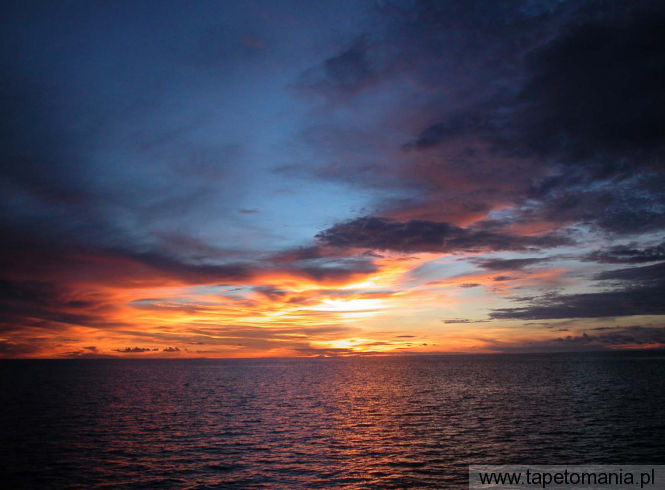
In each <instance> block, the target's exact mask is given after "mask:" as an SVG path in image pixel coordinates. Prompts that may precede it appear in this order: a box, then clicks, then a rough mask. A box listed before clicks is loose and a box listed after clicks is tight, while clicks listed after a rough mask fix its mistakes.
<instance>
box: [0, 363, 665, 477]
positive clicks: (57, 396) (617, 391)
mask: <svg viewBox="0 0 665 490" xmlns="http://www.w3.org/2000/svg"><path fill="white" fill-rule="evenodd" d="M0 382H1V383H2V393H3V395H4V401H3V404H2V408H1V409H0V410H1V412H0V413H1V419H0V422H1V424H0V425H1V428H0V434H1V435H2V445H1V448H2V449H1V450H2V454H1V456H2V460H3V461H4V464H3V467H4V469H3V470H2V471H4V472H5V473H6V474H5V475H2V476H3V480H4V481H5V482H8V483H10V484H12V483H14V484H19V483H20V484H22V485H28V486H43V485H46V486H55V487H62V486H70V485H80V486H82V487H89V486H92V485H99V484H112V485H114V486H154V485H165V486H169V487H195V488H206V487H212V486H216V485H231V484H234V485H237V486H246V485H266V486H286V487H289V486H310V487H311V486H346V485H348V486H381V487H390V486H395V487H403V486H433V487H436V486H448V487H451V486H452V487H459V486H462V487H463V486H465V485H466V478H467V473H466V472H467V465H468V464H472V463H473V464H481V463H482V464H500V463H534V464H536V463H537V464H563V463H575V464H584V463H634V464H638V463H651V464H655V463H658V462H661V463H662V462H663V461H664V460H663V458H664V456H663V455H665V451H664V449H665V443H664V442H663V441H665V425H664V424H663V420H665V403H664V402H665V400H663V399H662V394H663V393H665V358H663V357H662V356H657V355H654V354H649V353H647V354H639V355H638V354H630V353H623V354H602V355H601V354H593V355H592V354H586V355H581V356H579V355H578V356H574V355H546V356H537V355H516V356H449V357H412V358H405V357H402V358H399V357H387V358H346V359H290V360H281V359H279V360H270V359H263V360H216V361H212V360H181V361H176V360H173V361H139V360H137V361H127V360H122V361H11V362H2V363H0Z"/></svg>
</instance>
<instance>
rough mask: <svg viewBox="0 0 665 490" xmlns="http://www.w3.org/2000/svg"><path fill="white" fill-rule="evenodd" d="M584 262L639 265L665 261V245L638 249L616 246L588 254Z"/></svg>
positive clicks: (634, 246) (630, 246)
mask: <svg viewBox="0 0 665 490" xmlns="http://www.w3.org/2000/svg"><path fill="white" fill-rule="evenodd" d="M582 260H587V261H592V262H603V263H606V264H639V263H642V262H658V261H662V260H665V244H663V243H661V244H660V245H656V246H653V247H646V248H637V244H634V243H633V244H631V245H615V246H613V247H609V248H606V249H602V250H596V251H595V252H592V253H590V254H587V255H586V256H584V257H583V258H582Z"/></svg>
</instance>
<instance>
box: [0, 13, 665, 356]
mask: <svg viewBox="0 0 665 490" xmlns="http://www.w3.org/2000/svg"><path fill="white" fill-rule="evenodd" d="M0 19H1V20H0V22H1V23H2V28H1V29H0V37H1V41H0V60H1V66H2V69H1V70H0V87H1V88H2V90H1V97H2V106H1V108H2V110H1V113H2V119H1V120H0V140H1V151H0V165H1V167H2V179H1V180H0V233H1V234H2V237H3V238H2V240H1V241H0V357H8V358H15V357H27V358H31V357H36V358H42V357H46V358H63V357H64V358H87V357H90V358H95V357H131V358H149V357H290V356H344V355H361V354H362V355H385V354H416V353H438V352H477V353H490V352H495V353H502V352H549V351H556V352H559V351H580V350H610V349H631V348H659V347H660V348H662V347H665V299H664V298H665V171H664V170H665V169H664V156H665V151H664V150H665V125H664V124H663V114H664V113H665V91H664V90H663V80H665V51H663V48H662V46H665V30H663V29H662V26H663V24H664V23H665V4H663V2H659V1H654V2H650V1H634V2H619V1H616V2H612V1H575V2H573V1H562V0H560V1H559V0H557V1H535V0H525V1H518V0H515V1H510V2H495V1H471V0H464V1H452V0H451V1H440V2H429V1H391V0H376V1H374V0H372V1H360V0H356V1H334V2H333V1H316V2H311V1H287V0H279V1H253V0H247V1H242V2H236V1H200V0H196V1H191V2H181V1H168V0H163V1H113V2H111V1H106V2H104V1H101V2H89V1H67V0H62V1H59V2H35V1H30V0H27V1H21V2H2V6H1V7H0Z"/></svg>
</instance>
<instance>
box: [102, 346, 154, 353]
mask: <svg viewBox="0 0 665 490" xmlns="http://www.w3.org/2000/svg"><path fill="white" fill-rule="evenodd" d="M113 350H114V351H115V352H125V353H141V352H152V351H157V350H159V349H156V348H150V347H125V348H124V349H113Z"/></svg>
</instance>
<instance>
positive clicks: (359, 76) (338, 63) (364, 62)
mask: <svg viewBox="0 0 665 490" xmlns="http://www.w3.org/2000/svg"><path fill="white" fill-rule="evenodd" d="M369 48H370V46H369V42H368V39H367V38H365V37H361V38H359V39H357V40H356V41H355V42H353V44H351V45H350V46H348V47H346V48H344V49H343V50H342V51H340V52H339V53H337V54H336V55H334V56H331V57H330V58H327V59H326V60H324V61H323V63H321V64H320V65H318V66H315V67H313V68H310V69H309V70H307V71H306V72H305V73H303V74H302V76H301V77H300V80H299V81H298V83H297V84H296V87H297V88H299V89H300V90H304V91H312V92H320V93H323V94H326V95H328V96H330V97H338V96H348V95H354V94H356V93H358V92H360V91H362V90H364V89H365V88H367V87H368V86H370V85H371V84H372V83H374V82H375V81H376V80H377V78H378V74H377V73H376V67H374V66H372V60H373V58H371V57H370V55H369V53H368V50H369Z"/></svg>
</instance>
